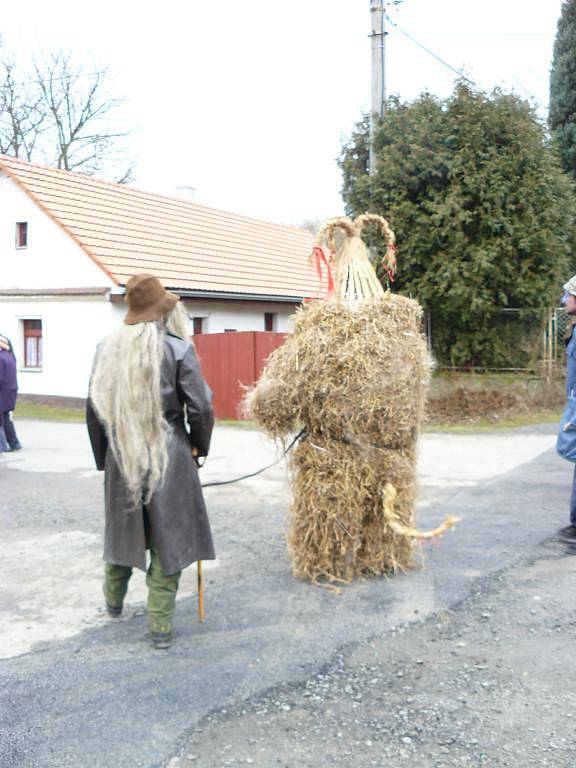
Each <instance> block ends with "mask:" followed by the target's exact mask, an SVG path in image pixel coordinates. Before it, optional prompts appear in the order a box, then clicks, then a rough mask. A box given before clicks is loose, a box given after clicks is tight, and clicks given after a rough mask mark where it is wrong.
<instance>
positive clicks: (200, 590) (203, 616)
mask: <svg viewBox="0 0 576 768" xmlns="http://www.w3.org/2000/svg"><path fill="white" fill-rule="evenodd" d="M198 618H199V619H200V624H204V622H205V621H206V613H205V612H204V577H203V575H202V560H198Z"/></svg>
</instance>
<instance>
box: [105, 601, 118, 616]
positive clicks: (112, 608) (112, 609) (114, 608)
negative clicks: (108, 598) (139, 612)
mask: <svg viewBox="0 0 576 768" xmlns="http://www.w3.org/2000/svg"><path fill="white" fill-rule="evenodd" d="M106 611H107V613H108V616H111V617H112V618H113V619H117V618H118V617H119V616H121V615H122V606H121V605H109V604H108V603H106Z"/></svg>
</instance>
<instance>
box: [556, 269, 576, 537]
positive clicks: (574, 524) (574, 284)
mask: <svg viewBox="0 0 576 768" xmlns="http://www.w3.org/2000/svg"><path fill="white" fill-rule="evenodd" d="M562 303H563V304H564V307H565V309H566V313H567V315H568V318H569V323H570V325H569V327H568V331H567V333H566V337H565V340H566V397H570V395H571V393H572V392H574V393H575V394H576V332H575V330H574V329H575V328H576V275H574V277H571V278H570V280H569V281H568V282H567V283H565V284H564V296H563V297H562ZM558 536H559V538H560V539H561V540H562V541H565V542H566V543H568V544H576V465H574V477H573V480H572V494H571V496H570V525H567V526H566V527H565V528H561V529H560V531H558Z"/></svg>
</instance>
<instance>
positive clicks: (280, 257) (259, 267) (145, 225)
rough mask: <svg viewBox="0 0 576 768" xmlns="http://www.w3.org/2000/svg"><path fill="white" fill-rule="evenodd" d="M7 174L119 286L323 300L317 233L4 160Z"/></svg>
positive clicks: (1, 160)
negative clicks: (141, 280) (145, 284)
mask: <svg viewBox="0 0 576 768" xmlns="http://www.w3.org/2000/svg"><path fill="white" fill-rule="evenodd" d="M0 170H3V171H5V173H6V174H7V175H8V176H10V177H11V178H12V179H13V180H14V181H15V182H16V183H17V184H18V185H19V186H20V187H22V188H23V189H24V191H25V192H26V193H27V194H28V195H29V196H30V197H32V198H33V199H34V201H35V202H36V203H37V204H39V205H40V206H41V207H42V208H43V209H44V210H45V211H46V212H47V213H48V215H49V216H51V217H52V218H53V219H54V220H55V221H56V222H57V223H58V224H59V225H60V226H62V227H63V228H64V229H65V230H66V231H67V232H68V234H69V235H70V236H71V237H73V238H74V239H75V240H76V242H77V243H78V244H79V245H80V246H81V247H82V248H83V249H84V250H85V251H86V253H88V254H89V255H90V256H91V257H92V258H93V259H94V260H95V261H96V262H97V263H98V264H99V265H100V266H101V267H102V268H103V269H104V270H105V271H106V272H108V274H109V275H110V276H111V277H112V279H113V280H114V281H115V282H117V283H118V284H119V285H124V284H125V283H126V281H127V280H128V279H129V277H130V276H131V275H133V274H137V273H139V272H150V273H153V274H155V275H157V276H158V277H159V278H160V280H161V281H162V283H163V284H164V285H165V286H166V287H168V288H172V289H176V290H178V289H181V290H189V291H213V292H222V293H235V294H250V295H254V294H255V295H262V296H278V297H280V296H294V297H307V296H317V295H318V293H319V292H320V286H319V282H318V278H317V275H316V273H315V271H314V269H313V268H312V267H311V266H310V265H309V263H308V255H309V253H310V251H311V249H312V240H313V238H312V235H311V234H310V233H309V232H306V231H305V230H302V229H297V228H294V227H288V226H285V225H281V224H270V223H268V222H264V221H257V220H255V219H250V218H247V217H245V216H239V215H237V214H233V213H226V212H225V211H218V210H214V209H212V208H207V207H205V206H203V205H197V204H196V203H190V202H187V201H185V200H179V199H177V198H171V197H165V196H163V195H157V194H151V193H149V192H141V191H139V190H137V189H134V188H132V187H129V186H125V185H122V184H114V183H112V182H107V181H101V180H98V179H94V178H92V177H89V176H84V175H82V174H78V173H70V172H68V171H61V170H57V169H55V168H48V167H45V166H41V165H35V164H33V163H27V162H25V161H23V160H17V159H15V158H12V157H7V156H5V155H0Z"/></svg>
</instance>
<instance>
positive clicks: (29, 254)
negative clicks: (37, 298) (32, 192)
mask: <svg viewBox="0 0 576 768" xmlns="http://www.w3.org/2000/svg"><path fill="white" fill-rule="evenodd" d="M21 221H26V222H28V246H27V247H26V248H16V222H21ZM113 285H114V283H113V281H112V280H111V279H110V278H109V277H108V275H107V274H106V273H105V272H104V271H103V270H102V269H101V268H100V267H99V266H97V265H96V264H95V263H94V262H93V261H92V259H91V258H90V257H89V256H88V255H87V254H86V253H85V252H84V251H83V250H82V249H81V248H80V246H79V245H77V244H76V243H75V242H74V240H73V239H72V238H71V237H70V236H69V235H68V234H66V232H64V231H63V230H62V229H61V227H59V226H58V224H56V223H55V222H54V221H53V220H52V219H51V218H50V217H49V216H48V214H46V213H44V211H43V210H42V209H41V208H39V207H38V205H36V203H35V202H34V201H33V200H32V199H31V198H30V197H28V195H27V194H26V193H25V192H24V191H23V190H22V189H21V188H20V187H19V186H18V185H17V184H15V183H14V181H12V179H11V178H10V177H9V176H7V175H6V174H5V173H3V172H2V171H0V288H24V289H37V288H97V287H112V286H113Z"/></svg>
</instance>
